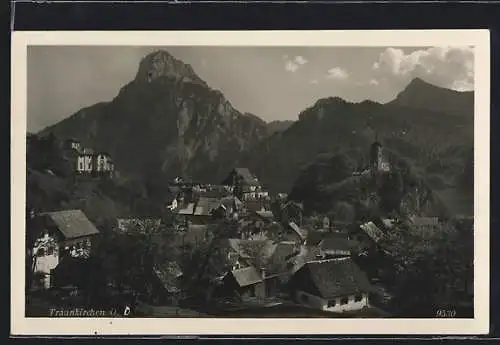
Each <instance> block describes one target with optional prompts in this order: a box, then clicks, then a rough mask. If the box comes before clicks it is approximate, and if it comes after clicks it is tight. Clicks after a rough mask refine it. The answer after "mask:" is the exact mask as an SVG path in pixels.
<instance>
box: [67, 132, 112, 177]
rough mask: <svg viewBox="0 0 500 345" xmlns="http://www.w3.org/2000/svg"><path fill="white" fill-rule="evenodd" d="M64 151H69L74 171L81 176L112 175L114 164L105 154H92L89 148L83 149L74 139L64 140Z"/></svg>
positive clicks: (92, 151)
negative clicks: (74, 165) (73, 159)
mask: <svg viewBox="0 0 500 345" xmlns="http://www.w3.org/2000/svg"><path fill="white" fill-rule="evenodd" d="M66 149H67V150H70V151H71V153H72V154H71V156H72V157H75V164H76V167H75V171H76V172H77V173H78V174H83V175H93V176H102V175H112V174H113V172H114V170H115V164H114V163H113V160H112V159H111V156H110V155H109V154H108V153H107V152H94V150H92V149H90V148H86V147H83V146H82V144H81V143H80V141H78V140H76V139H68V140H66Z"/></svg>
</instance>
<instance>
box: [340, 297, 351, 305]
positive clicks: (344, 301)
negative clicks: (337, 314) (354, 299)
mask: <svg viewBox="0 0 500 345" xmlns="http://www.w3.org/2000/svg"><path fill="white" fill-rule="evenodd" d="M347 303H349V298H347V297H344V298H342V299H341V300H340V304H341V305H344V304H347Z"/></svg>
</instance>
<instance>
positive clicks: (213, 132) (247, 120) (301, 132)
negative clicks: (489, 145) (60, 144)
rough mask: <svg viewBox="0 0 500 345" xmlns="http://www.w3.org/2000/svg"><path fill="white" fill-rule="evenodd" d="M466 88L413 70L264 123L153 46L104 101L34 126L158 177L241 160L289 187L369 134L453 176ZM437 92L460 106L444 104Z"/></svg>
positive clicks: (466, 110) (363, 145)
mask: <svg viewBox="0 0 500 345" xmlns="http://www.w3.org/2000/svg"><path fill="white" fill-rule="evenodd" d="M420 93H421V94H423V96H422V95H419V94H420ZM442 95H445V96H442ZM464 95H465V96H464ZM471 96H472V104H473V92H472V93H467V92H466V93H462V92H456V91H452V90H448V89H444V88H440V87H438V86H435V85H432V84H430V83H427V82H425V81H423V80H421V79H415V80H412V81H411V82H410V83H409V84H408V85H407V86H406V87H405V89H403V90H402V91H401V92H400V93H399V94H398V96H397V97H396V98H395V99H394V100H393V101H391V102H388V103H385V104H382V103H377V102H374V101H370V100H365V101H362V102H358V103H353V102H348V101H346V100H344V99H342V98H340V97H335V96H332V97H326V98H321V99H318V100H316V101H315V103H314V104H313V105H312V106H310V107H307V108H306V109H304V110H303V111H301V112H300V114H299V115H298V120H296V121H282V122H274V121H271V122H268V123H266V121H264V120H263V119H261V118H260V117H259V116H257V115H254V114H250V113H243V112H240V111H238V110H237V109H235V108H234V107H233V106H232V105H231V103H230V102H229V101H228V100H227V99H226V98H225V96H224V95H223V93H222V92H221V91H220V90H215V89H212V88H211V87H210V86H209V85H208V84H207V83H206V82H205V81H203V80H202V79H201V78H199V77H198V76H197V75H196V73H195V71H194V70H193V69H192V67H191V66H189V65H186V64H183V63H182V61H180V60H178V59H176V58H174V57H173V56H172V55H170V54H169V53H168V52H165V51H159V52H154V53H151V54H149V55H147V56H146V57H145V58H144V59H142V60H141V62H140V64H139V67H138V70H137V74H136V77H135V78H134V79H133V80H132V81H130V82H129V83H127V84H126V85H124V86H123V87H122V88H121V89H120V91H119V93H118V94H117V96H116V97H115V98H113V99H112V100H111V101H109V102H100V103H97V104H95V105H93V106H89V107H85V108H83V109H81V110H80V111H78V112H76V113H75V114H73V115H72V116H70V117H69V118H66V119H64V120H62V121H60V122H59V123H57V124H54V125H52V126H50V127H47V128H46V129H44V130H43V131H42V132H41V133H49V132H53V133H55V134H57V135H58V136H59V137H74V138H77V139H80V140H81V141H82V143H83V144H85V145H88V146H90V147H94V148H96V149H102V150H105V151H107V152H109V153H110V154H111V155H112V156H113V158H114V160H115V164H116V166H117V168H118V169H119V170H120V171H123V172H124V173H126V174H129V175H131V176H137V177H140V178H142V179H146V180H148V179H151V180H152V181H155V182H156V183H159V184H160V185H161V184H164V183H165V181H167V180H169V179H172V178H174V177H176V176H181V175H187V176H191V177H193V178H195V179H197V180H200V181H207V182H218V181H221V180H222V178H223V177H225V174H227V172H228V171H229V170H230V169H231V168H233V167H234V166H235V165H241V166H248V167H249V168H250V169H251V170H252V171H254V172H255V173H256V174H257V175H258V176H259V177H261V180H262V181H263V182H264V183H265V184H266V185H268V186H269V187H270V188H271V189H273V190H274V191H276V192H288V191H290V189H291V188H292V186H293V185H294V183H295V181H296V179H297V178H298V177H299V175H300V172H301V170H302V169H303V168H304V167H305V166H307V165H308V164H310V163H311V162H313V161H314V159H315V157H316V156H318V155H320V154H323V153H327V152H329V153H335V152H338V151H339V150H340V149H341V148H342V147H349V148H351V149H350V151H351V152H352V156H353V157H357V158H356V159H358V160H360V161H363V160H366V157H365V156H366V151H367V147H368V146H369V145H370V143H371V142H372V141H373V140H374V138H375V136H376V134H378V135H380V137H381V138H382V139H383V141H384V145H387V146H388V147H389V148H391V149H394V150H396V151H397V152H398V154H400V155H401V156H403V157H408V158H410V159H413V160H415V161H416V162H417V163H418V164H417V165H418V166H419V167H420V168H421V169H423V170H425V171H429V173H436V171H439V169H442V170H443V171H444V173H442V174H444V175H446V174H450V175H452V176H456V175H457V174H458V172H457V171H458V170H459V169H461V168H460V164H461V159H462V156H463V154H462V153H461V152H462V151H461V147H464V146H472V145H473V134H474V133H473V107H471V106H470V104H471ZM422 97H423V99H424V101H422ZM425 99H427V100H429V99H430V100H432V102H429V101H425ZM443 99H450V100H453V102H455V103H457V104H459V105H460V107H459V108H458V109H457V107H455V106H449V105H447V106H443V105H442V102H441V101H442V100H443ZM435 100H439V102H436V101H435ZM456 100H458V101H456ZM450 102H451V101H450ZM453 102H452V103H453ZM453 104H454V103H453ZM464 104H466V105H467V106H464ZM471 113H472V114H471ZM276 125H277V126H278V127H279V128H278V129H276V128H274V127H273V126H276ZM273 128H274V129H273ZM457 150H458V151H457ZM446 161H449V162H450V164H449V166H444V167H443V164H442V163H440V162H446ZM359 164H361V162H359ZM442 174H441V175H442Z"/></svg>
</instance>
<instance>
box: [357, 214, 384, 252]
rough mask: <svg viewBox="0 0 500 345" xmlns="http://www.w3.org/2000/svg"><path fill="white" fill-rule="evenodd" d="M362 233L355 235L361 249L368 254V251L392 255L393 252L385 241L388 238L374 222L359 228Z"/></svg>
mask: <svg viewBox="0 0 500 345" xmlns="http://www.w3.org/2000/svg"><path fill="white" fill-rule="evenodd" d="M359 229H360V230H361V231H359V232H357V233H356V234H354V236H353V237H354V240H356V241H357V242H358V243H359V247H360V248H362V249H363V250H364V252H363V253H365V254H367V253H368V251H374V252H375V251H376V252H379V253H384V254H390V252H391V250H390V248H389V246H388V245H387V244H386V243H383V240H384V239H386V238H387V236H386V234H385V232H384V231H383V230H381V229H380V228H379V227H378V226H377V225H375V223H374V222H367V223H364V224H361V225H360V226H359Z"/></svg>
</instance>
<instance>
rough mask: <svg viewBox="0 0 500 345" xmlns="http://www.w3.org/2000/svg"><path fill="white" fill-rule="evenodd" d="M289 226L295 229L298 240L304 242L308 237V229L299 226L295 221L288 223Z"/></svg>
mask: <svg viewBox="0 0 500 345" xmlns="http://www.w3.org/2000/svg"><path fill="white" fill-rule="evenodd" d="M288 228H289V229H291V230H292V231H293V233H294V234H295V235H296V236H297V238H298V240H299V241H300V242H301V243H303V242H304V241H305V240H306V239H307V234H308V231H307V230H306V229H303V228H301V227H299V226H298V225H297V224H295V222H290V223H288Z"/></svg>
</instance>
